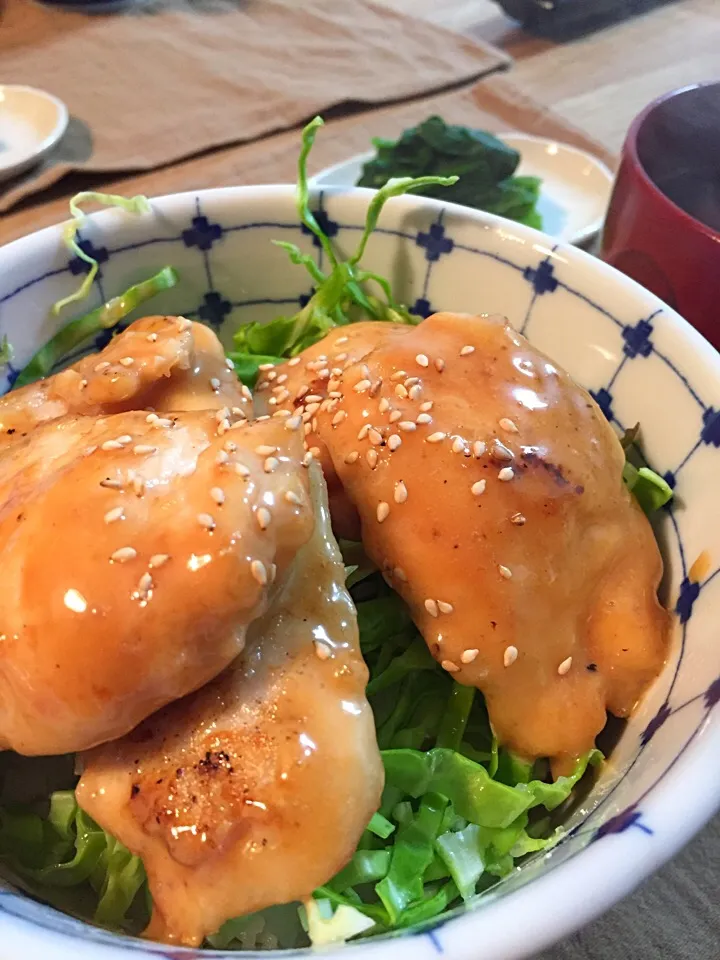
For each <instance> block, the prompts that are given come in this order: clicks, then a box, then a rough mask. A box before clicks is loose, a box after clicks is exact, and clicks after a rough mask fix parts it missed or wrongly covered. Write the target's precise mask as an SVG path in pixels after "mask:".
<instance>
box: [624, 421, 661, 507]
mask: <svg viewBox="0 0 720 960" xmlns="http://www.w3.org/2000/svg"><path fill="white" fill-rule="evenodd" d="M639 439H640V424H639V423H636V424H635V426H634V427H631V428H630V429H629V430H626V431H625V433H624V434H623V435H622V437H621V438H620V444H621V445H622V448H623V450H624V451H625V466H624V467H623V480H624V482H625V485H626V486H627V488H628V490H630V491H631V493H632V494H633V495H634V496H635V499H636V500H637V502H638V503H639V504H640V506H641V508H642V510H643V512H644V513H645V514H647V515H648V516H649V515H650V514H651V513H654V512H655V511H656V510H659V509H660V507H664V506H665V504H666V503H669V502H670V501H671V500H672V498H673V496H674V492H673V489H672V487H671V486H670V484H669V483H667V481H666V480H664V479H663V478H662V477H661V476H660V474H658V473H655V471H654V470H651V469H650V467H648V466H647V465H646V464H644V462H643V459H642V455H641V453H640V451H639V448H638V441H639Z"/></svg>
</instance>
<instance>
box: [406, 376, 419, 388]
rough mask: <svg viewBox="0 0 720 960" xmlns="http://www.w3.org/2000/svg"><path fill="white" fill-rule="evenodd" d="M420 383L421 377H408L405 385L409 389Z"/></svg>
mask: <svg viewBox="0 0 720 960" xmlns="http://www.w3.org/2000/svg"><path fill="white" fill-rule="evenodd" d="M418 383H420V377H408V378H407V380H406V381H405V386H406V387H407V389H408V390H409V389H410V387H414V386H416V385H417V384H418Z"/></svg>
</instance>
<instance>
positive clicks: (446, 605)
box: [437, 600, 455, 613]
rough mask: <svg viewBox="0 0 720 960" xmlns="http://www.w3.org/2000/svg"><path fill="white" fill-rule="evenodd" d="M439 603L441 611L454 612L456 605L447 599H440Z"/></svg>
mask: <svg viewBox="0 0 720 960" xmlns="http://www.w3.org/2000/svg"><path fill="white" fill-rule="evenodd" d="M437 605H438V610H439V611H440V613H452V612H453V610H454V609H455V607H454V606H453V605H452V604H451V603H448V602H447V601H446V600H438V602H437Z"/></svg>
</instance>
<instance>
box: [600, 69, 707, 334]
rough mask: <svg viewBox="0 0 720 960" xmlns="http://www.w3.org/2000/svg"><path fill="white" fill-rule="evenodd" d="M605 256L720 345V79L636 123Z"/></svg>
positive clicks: (677, 94)
mask: <svg viewBox="0 0 720 960" xmlns="http://www.w3.org/2000/svg"><path fill="white" fill-rule="evenodd" d="M602 256H603V258H604V259H605V260H607V262H608V263H610V264H612V266H614V267H617V269H618V270H621V271H622V272H623V273H625V274H627V275H628V276H629V277H632V278H633V279H634V280H637V281H638V283H641V284H642V285H643V286H644V287H646V288H647V289H648V290H650V291H652V292H653V293H654V294H656V295H657V296H658V297H660V299H661V300H664V301H665V303H667V304H668V306H671V307H673V308H674V309H675V310H677V312H678V313H680V314H681V315H682V316H683V317H685V319H686V320H688V321H689V322H690V323H691V324H692V325H693V326H694V327H695V328H696V329H697V330H699V331H700V333H702V334H703V336H705V337H706V338H707V339H708V340H709V341H710V343H712V344H713V346H715V347H717V348H718V349H720V83H711V84H700V85H694V86H691V87H684V88H683V89H682V90H676V91H674V92H673V93H670V94H668V95H667V96H665V97H662V98H661V99H660V100H657V101H655V103H651V104H650V106H649V107H647V108H646V109H645V110H644V111H643V112H642V113H641V114H640V116H639V117H637V119H636V120H635V121H634V122H633V123H632V125H631V127H630V130H629V131H628V135H627V138H626V140H625V145H624V147H623V153H622V160H621V163H620V169H619V170H618V174H617V178H616V180H615V187H614V189H613V194H612V199H611V201H610V209H609V211H608V215H607V219H606V221H605V228H604V231H603V240H602Z"/></svg>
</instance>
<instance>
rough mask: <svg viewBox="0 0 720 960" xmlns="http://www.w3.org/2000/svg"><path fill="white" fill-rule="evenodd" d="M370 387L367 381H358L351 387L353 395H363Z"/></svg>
mask: <svg viewBox="0 0 720 960" xmlns="http://www.w3.org/2000/svg"><path fill="white" fill-rule="evenodd" d="M371 386H372V384H371V382H370V381H369V380H358V382H357V383H356V384H355V386H354V387H353V390H354V391H355V393H365V391H366V390H369V389H370V387H371Z"/></svg>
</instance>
